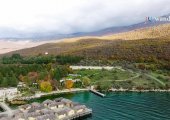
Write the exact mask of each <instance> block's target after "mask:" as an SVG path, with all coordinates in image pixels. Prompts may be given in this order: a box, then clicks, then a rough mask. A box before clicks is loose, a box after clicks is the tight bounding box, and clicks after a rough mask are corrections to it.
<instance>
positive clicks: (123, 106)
mask: <svg viewBox="0 0 170 120" xmlns="http://www.w3.org/2000/svg"><path fill="white" fill-rule="evenodd" d="M60 96H62V97H65V98H69V99H71V100H73V101H75V102H80V103H82V104H85V105H87V106H88V107H90V108H92V109H93V115H92V117H90V118H87V119H86V120H170V93H130V92H129V93H121V92H118V93H109V94H107V97H105V98H101V97H99V96H96V95H94V94H93V93H89V92H81V93H71V94H64V95H60ZM56 97H59V95H55V96H48V97H43V98H41V99H36V100H32V101H30V102H33V101H34V102H35V101H37V102H42V101H44V100H45V99H47V98H48V99H54V98H56Z"/></svg>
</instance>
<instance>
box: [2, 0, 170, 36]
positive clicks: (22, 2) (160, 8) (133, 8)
mask: <svg viewBox="0 0 170 120" xmlns="http://www.w3.org/2000/svg"><path fill="white" fill-rule="evenodd" d="M169 5H170V0H0V29H2V28H8V29H9V28H10V29H14V30H17V31H22V32H29V33H30V32H48V31H56V33H63V34H64V33H73V32H83V31H94V30H99V29H102V28H105V27H109V26H121V25H129V24H132V23H137V22H140V21H142V20H144V18H145V16H159V15H164V14H167V13H169V12H170V7H169Z"/></svg>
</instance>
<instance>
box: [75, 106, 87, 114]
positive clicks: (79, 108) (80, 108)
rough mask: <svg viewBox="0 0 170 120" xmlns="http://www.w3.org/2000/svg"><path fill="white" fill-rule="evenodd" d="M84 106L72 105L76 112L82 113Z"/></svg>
mask: <svg viewBox="0 0 170 120" xmlns="http://www.w3.org/2000/svg"><path fill="white" fill-rule="evenodd" d="M85 108H86V106H85V105H77V106H75V107H73V109H74V110H75V112H76V113H82V112H83V111H84V110H85Z"/></svg>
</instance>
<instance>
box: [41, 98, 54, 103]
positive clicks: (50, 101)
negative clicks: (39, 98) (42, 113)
mask: <svg viewBox="0 0 170 120" xmlns="http://www.w3.org/2000/svg"><path fill="white" fill-rule="evenodd" d="M53 102H54V101H52V100H49V99H47V100H45V101H44V102H43V104H51V103H53Z"/></svg>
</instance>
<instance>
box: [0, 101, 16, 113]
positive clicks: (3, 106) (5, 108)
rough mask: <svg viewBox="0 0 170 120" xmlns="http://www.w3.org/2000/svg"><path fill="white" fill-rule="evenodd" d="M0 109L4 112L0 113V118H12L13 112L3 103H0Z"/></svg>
mask: <svg viewBox="0 0 170 120" xmlns="http://www.w3.org/2000/svg"><path fill="white" fill-rule="evenodd" d="M0 107H1V108H2V109H3V110H4V112H0V116H12V114H13V112H12V111H13V110H11V108H9V107H8V106H7V104H5V103H4V102H0Z"/></svg>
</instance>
